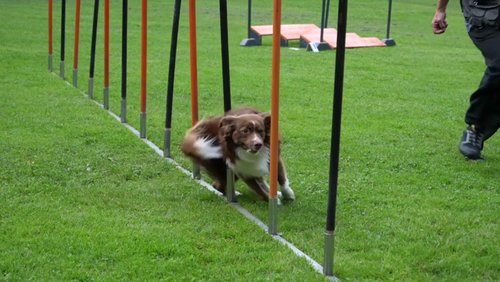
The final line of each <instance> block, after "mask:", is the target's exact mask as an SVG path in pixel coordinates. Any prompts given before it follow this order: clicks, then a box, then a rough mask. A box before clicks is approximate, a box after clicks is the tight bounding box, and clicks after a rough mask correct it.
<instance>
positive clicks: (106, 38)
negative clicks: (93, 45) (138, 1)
mask: <svg viewBox="0 0 500 282" xmlns="http://www.w3.org/2000/svg"><path fill="white" fill-rule="evenodd" d="M104 87H105V88H107V87H109V0H104Z"/></svg>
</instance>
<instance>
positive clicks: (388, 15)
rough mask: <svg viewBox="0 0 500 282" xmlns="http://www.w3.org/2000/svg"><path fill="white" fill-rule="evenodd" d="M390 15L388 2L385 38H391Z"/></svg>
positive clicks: (390, 3) (390, 0)
mask: <svg viewBox="0 0 500 282" xmlns="http://www.w3.org/2000/svg"><path fill="white" fill-rule="evenodd" d="M391 14H392V0H389V8H388V9H387V33H386V35H387V36H386V37H385V38H391Z"/></svg>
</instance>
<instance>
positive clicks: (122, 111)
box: [120, 0, 128, 123]
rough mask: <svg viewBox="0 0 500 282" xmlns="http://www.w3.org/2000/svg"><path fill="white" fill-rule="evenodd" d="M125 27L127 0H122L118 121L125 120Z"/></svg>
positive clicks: (126, 21) (126, 24)
mask: <svg viewBox="0 0 500 282" xmlns="http://www.w3.org/2000/svg"><path fill="white" fill-rule="evenodd" d="M127 27H128V0H123V2H122V58H121V59H122V79H121V91H120V92H121V100H120V121H121V122H122V123H125V122H127Z"/></svg>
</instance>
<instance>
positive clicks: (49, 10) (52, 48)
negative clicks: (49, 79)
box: [47, 0, 54, 72]
mask: <svg viewBox="0 0 500 282" xmlns="http://www.w3.org/2000/svg"><path fill="white" fill-rule="evenodd" d="M53 6H54V5H53V2H52V0H49V2H48V15H47V18H48V26H49V29H48V35H49V38H48V41H49V42H48V43H49V57H48V68H49V72H52V71H53V70H54V66H53V61H52V53H53V52H54V46H53V45H52V44H53V40H54V35H53V34H52V30H53V24H52V21H53V19H52V17H53V16H52V14H53V12H52V9H53Z"/></svg>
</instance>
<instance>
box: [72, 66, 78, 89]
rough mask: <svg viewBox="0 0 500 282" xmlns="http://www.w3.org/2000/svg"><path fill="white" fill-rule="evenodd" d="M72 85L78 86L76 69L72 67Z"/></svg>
mask: <svg viewBox="0 0 500 282" xmlns="http://www.w3.org/2000/svg"><path fill="white" fill-rule="evenodd" d="M73 86H74V87H75V88H77V87H78V69H73Z"/></svg>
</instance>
